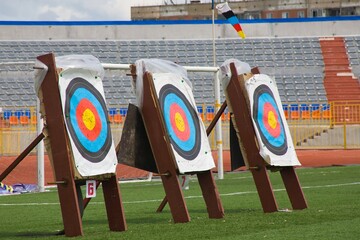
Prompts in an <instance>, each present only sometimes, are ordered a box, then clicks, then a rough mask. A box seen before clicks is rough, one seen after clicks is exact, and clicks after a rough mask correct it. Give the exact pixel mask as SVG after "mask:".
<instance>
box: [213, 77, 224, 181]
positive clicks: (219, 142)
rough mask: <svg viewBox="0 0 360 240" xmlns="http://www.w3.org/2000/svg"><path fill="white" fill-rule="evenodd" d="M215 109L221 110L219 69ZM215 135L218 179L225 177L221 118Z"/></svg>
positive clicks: (216, 81)
mask: <svg viewBox="0 0 360 240" xmlns="http://www.w3.org/2000/svg"><path fill="white" fill-rule="evenodd" d="M214 75H215V80H214V85H215V111H216V112H218V111H219V110H220V107H221V104H220V80H219V71H217V72H216V73H215V74H214ZM215 134H216V135H215V136H216V145H217V154H218V166H217V167H218V179H224V167H223V144H222V126H221V120H220V121H218V122H217V124H216V126H215Z"/></svg>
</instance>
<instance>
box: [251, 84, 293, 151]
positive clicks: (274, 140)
mask: <svg viewBox="0 0 360 240" xmlns="http://www.w3.org/2000/svg"><path fill="white" fill-rule="evenodd" d="M253 102H254V105H253V118H254V119H255V123H256V125H257V128H258V129H259V133H260V137H261V140H262V142H263V143H264V144H265V147H267V148H268V149H269V150H270V151H271V152H272V153H274V154H276V155H284V154H285V153H286V151H287V148H288V146H287V139H286V133H285V130H284V124H283V121H282V119H281V116H280V112H279V109H278V107H277V106H278V105H277V104H276V101H275V98H274V95H273V93H272V91H271V90H270V88H269V87H267V86H266V85H260V86H258V87H257V88H256V89H255V91H254V95H253Z"/></svg>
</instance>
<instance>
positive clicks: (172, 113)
mask: <svg viewBox="0 0 360 240" xmlns="http://www.w3.org/2000/svg"><path fill="white" fill-rule="evenodd" d="M159 102H160V106H161V109H162V110H163V116H164V120H165V125H166V128H167V131H168V134H169V137H170V141H171V143H172V145H173V147H174V149H175V151H176V152H177V153H178V154H179V155H180V156H181V157H183V158H184V159H186V160H189V161H191V160H194V159H195V158H196V156H197V155H198V154H199V151H200V141H201V134H200V125H199V118H198V117H197V113H196V112H195V110H194V109H193V108H192V106H191V104H190V103H189V101H188V100H187V99H186V97H185V95H184V94H182V93H181V92H180V91H179V89H177V88H176V87H174V85H171V84H167V85H164V86H163V87H162V88H161V90H160V93H159Z"/></svg>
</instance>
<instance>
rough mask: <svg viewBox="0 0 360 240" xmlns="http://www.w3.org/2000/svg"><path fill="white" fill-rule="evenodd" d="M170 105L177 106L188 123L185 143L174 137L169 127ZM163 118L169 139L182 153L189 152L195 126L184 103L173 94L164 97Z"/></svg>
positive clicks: (170, 126) (172, 130) (193, 142)
mask: <svg viewBox="0 0 360 240" xmlns="http://www.w3.org/2000/svg"><path fill="white" fill-rule="evenodd" d="M172 104H178V105H179V107H180V108H181V109H182V110H183V111H184V113H185V116H186V119H187V120H188V123H189V126H188V127H189V128H190V129H189V130H190V137H189V139H188V140H187V141H182V140H181V139H180V138H178V136H177V135H176V133H175V131H174V129H173V127H172V125H171V116H170V107H171V105H172ZM164 118H165V124H166V128H167V130H168V132H169V135H170V137H171V138H172V139H173V141H174V142H175V143H176V144H177V145H178V146H179V147H180V148H181V149H183V150H184V151H190V150H191V149H192V148H193V147H194V146H195V134H194V133H195V125H194V121H193V119H192V117H191V114H190V112H189V110H188V109H187V107H186V105H185V103H184V101H183V100H182V99H181V98H179V97H178V96H177V95H175V94H174V93H170V94H168V95H166V97H165V99H164Z"/></svg>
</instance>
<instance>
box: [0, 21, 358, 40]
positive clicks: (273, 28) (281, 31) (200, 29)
mask: <svg viewBox="0 0 360 240" xmlns="http://www.w3.org/2000/svg"><path fill="white" fill-rule="evenodd" d="M359 26H360V17H347V18H344V17H343V18H326V19H314V18H311V19H298V20H296V19H295V20H294V19H279V20H268V21H266V20H254V21H250V20H248V21H246V22H244V23H242V27H243V29H244V31H245V33H246V35H247V36H248V37H297V36H349V35H360V27H359ZM215 32H216V38H234V37H237V34H236V32H235V30H234V29H233V28H232V26H231V25H230V24H228V23H227V22H226V21H222V20H218V21H216V25H215ZM0 33H1V34H0V40H129V39H137V40H139V39H209V38H212V25H211V21H151V22H1V21H0Z"/></svg>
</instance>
